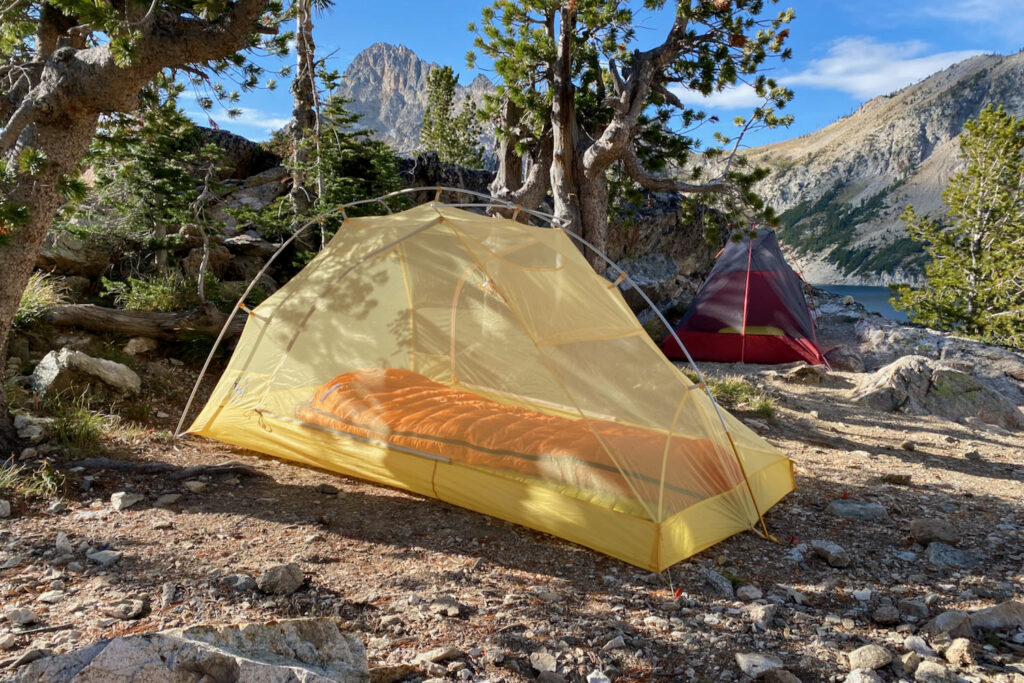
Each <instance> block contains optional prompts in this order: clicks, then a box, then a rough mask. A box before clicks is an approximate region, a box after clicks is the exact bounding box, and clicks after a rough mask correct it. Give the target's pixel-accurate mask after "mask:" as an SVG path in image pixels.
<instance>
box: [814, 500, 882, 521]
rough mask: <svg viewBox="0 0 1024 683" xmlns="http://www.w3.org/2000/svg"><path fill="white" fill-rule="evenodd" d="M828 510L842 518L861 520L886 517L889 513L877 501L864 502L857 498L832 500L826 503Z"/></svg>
mask: <svg viewBox="0 0 1024 683" xmlns="http://www.w3.org/2000/svg"><path fill="white" fill-rule="evenodd" d="M828 511H829V512H830V513H832V514H833V515H835V516H836V517H842V518H843V519H856V520H861V521H870V520H880V519H887V518H888V517H889V513H887V512H886V511H885V508H884V507H883V506H881V505H879V504H878V503H864V502H861V501H857V500H842V499H840V500H833V501H832V502H831V503H829V504H828Z"/></svg>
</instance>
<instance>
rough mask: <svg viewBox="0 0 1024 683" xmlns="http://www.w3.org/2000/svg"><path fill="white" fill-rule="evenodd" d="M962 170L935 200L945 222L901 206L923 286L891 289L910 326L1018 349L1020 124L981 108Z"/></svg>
mask: <svg viewBox="0 0 1024 683" xmlns="http://www.w3.org/2000/svg"><path fill="white" fill-rule="evenodd" d="M960 153H961V155H962V157H963V158H964V160H965V161H966V163H967V167H966V168H965V169H964V170H963V171H961V172H960V173H958V174H957V175H955V176H953V178H952V179H950V181H949V184H948V185H947V186H946V190H945V191H944V192H943V194H942V198H943V200H944V201H945V203H946V205H947V207H948V213H947V218H946V221H947V222H945V223H943V222H939V221H937V220H933V219H931V218H928V217H926V216H920V215H918V214H917V213H916V212H915V211H914V207H912V206H908V207H907V210H906V212H904V214H903V220H904V221H905V222H906V226H907V232H908V233H910V236H911V238H912V239H914V240H916V241H918V242H922V243H923V244H924V249H925V251H926V252H927V253H928V255H929V256H931V261H930V262H929V263H928V264H927V265H926V266H925V280H926V281H927V286H926V287H924V288H921V289H913V288H911V287H909V286H906V285H902V286H897V287H894V289H895V290H896V292H897V294H898V295H899V296H898V297H896V298H894V299H893V306H894V307H896V308H898V309H901V310H904V311H907V314H908V315H909V317H910V319H911V320H912V321H914V322H918V323H922V324H925V325H930V326H933V327H937V328H939V329H945V330H953V331H957V332H960V333H963V334H967V335H970V336H973V337H977V338H979V339H982V340H984V341H988V342H994V343H1000V344H1009V345H1012V346H1017V347H1024V117H1021V118H1015V117H1014V116H1012V115H1010V114H1008V113H1007V112H1006V111H1004V110H1003V108H1002V107H1001V106H1000V107H998V108H997V107H995V106H992V105H990V106H988V107H987V108H985V109H984V110H983V111H982V112H981V115H980V116H979V117H978V119H977V120H974V121H969V122H967V124H966V125H965V126H964V132H963V134H962V136H961V139H960Z"/></svg>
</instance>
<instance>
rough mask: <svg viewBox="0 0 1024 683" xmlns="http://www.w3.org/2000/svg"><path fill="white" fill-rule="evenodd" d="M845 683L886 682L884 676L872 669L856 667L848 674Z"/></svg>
mask: <svg viewBox="0 0 1024 683" xmlns="http://www.w3.org/2000/svg"><path fill="white" fill-rule="evenodd" d="M843 683H884V682H883V680H882V677H881V676H879V675H878V674H876V673H875V672H874V671H872V670H871V669H855V670H853V671H851V672H850V673H848V674H847V675H846V678H844V679H843Z"/></svg>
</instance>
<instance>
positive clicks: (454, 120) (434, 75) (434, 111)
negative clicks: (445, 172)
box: [420, 66, 484, 168]
mask: <svg viewBox="0 0 1024 683" xmlns="http://www.w3.org/2000/svg"><path fill="white" fill-rule="evenodd" d="M458 84H459V76H458V74H456V73H454V72H453V71H452V68H451V67H450V66H442V67H435V68H433V69H431V70H430V73H429V74H427V108H426V110H425V111H424V112H423V127H422V128H421V130H420V146H421V147H422V148H423V150H424V151H436V152H437V154H438V156H439V157H440V159H441V161H447V162H449V163H453V164H459V165H460V166H465V167H467V168H482V167H483V165H484V154H483V147H481V145H480V136H481V135H482V134H483V128H482V127H481V125H480V120H479V118H478V114H477V108H476V104H474V103H473V101H472V100H471V99H469V96H468V95H467V96H466V98H465V100H464V101H463V103H462V107H461V108H460V109H459V111H458V113H456V112H455V87H456V86H457V85H458Z"/></svg>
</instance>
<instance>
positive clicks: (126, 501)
mask: <svg viewBox="0 0 1024 683" xmlns="http://www.w3.org/2000/svg"><path fill="white" fill-rule="evenodd" d="M145 499H146V497H145V496H142V495H139V494H138V493H128V492H127V491H118V492H117V493H115V494H113V495H111V496H110V504H111V506H112V507H113V508H114V509H115V510H117V511H121V510H124V509H125V508H129V507H131V506H132V505H135V504H136V503H138V502H140V501H143V500H145Z"/></svg>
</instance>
